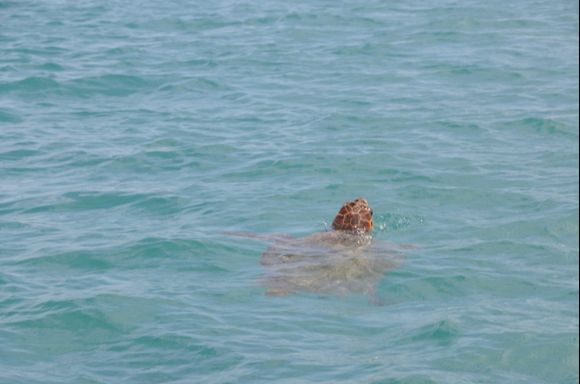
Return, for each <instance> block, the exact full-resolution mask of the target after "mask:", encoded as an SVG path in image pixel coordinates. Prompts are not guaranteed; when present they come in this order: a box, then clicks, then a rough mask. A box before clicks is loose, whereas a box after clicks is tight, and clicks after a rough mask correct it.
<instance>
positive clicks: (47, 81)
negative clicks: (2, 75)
mask: <svg viewBox="0 0 580 384" xmlns="http://www.w3.org/2000/svg"><path fill="white" fill-rule="evenodd" d="M60 87H61V84H60V83H59V82H58V81H56V80H54V79H53V78H50V77H42V76H31V77H27V78H26V79H22V80H18V81H12V82H8V83H0V94H1V93H9V92H21V91H23V92H48V91H55V90H58V89H60Z"/></svg>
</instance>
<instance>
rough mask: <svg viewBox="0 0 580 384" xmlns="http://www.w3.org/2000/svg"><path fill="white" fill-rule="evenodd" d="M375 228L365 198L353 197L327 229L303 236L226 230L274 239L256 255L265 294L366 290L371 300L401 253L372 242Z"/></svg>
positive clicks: (259, 237) (394, 248) (238, 234)
mask: <svg viewBox="0 0 580 384" xmlns="http://www.w3.org/2000/svg"><path fill="white" fill-rule="evenodd" d="M373 227H374V224H373V210H372V209H371V208H370V207H369V204H368V202H367V200H365V199H364V198H357V199H355V200H353V201H349V202H346V203H344V205H343V206H342V207H341V208H340V210H339V211H338V213H337V215H336V217H335V218H334V221H333V222H332V228H331V229H330V230H328V231H324V232H319V233H315V234H313V235H310V236H307V237H303V238H293V237H290V236H286V235H259V234H248V233H239V232H237V233H230V234H232V235H237V236H244V237H251V238H255V239H261V240H267V241H271V242H273V243H274V244H272V245H271V246H270V247H269V248H268V249H267V250H266V251H265V252H264V253H263V255H262V258H261V260H260V263H261V264H262V265H263V266H264V268H265V269H266V271H265V275H264V277H263V278H262V279H261V282H262V284H263V285H264V286H265V288H266V294H268V295H272V296H280V295H287V294H289V293H293V292H300V291H307V292H317V293H324V294H347V293H364V294H368V295H370V296H371V298H373V301H374V300H376V299H377V295H376V285H377V283H378V282H379V280H380V279H381V278H382V277H383V276H384V274H385V272H386V271H388V270H389V269H392V268H394V267H395V266H396V265H397V264H398V263H399V261H400V258H399V257H398V256H397V254H396V252H394V251H395V250H396V247H394V246H392V245H387V244H385V243H380V242H376V241H373V238H372V230H373Z"/></svg>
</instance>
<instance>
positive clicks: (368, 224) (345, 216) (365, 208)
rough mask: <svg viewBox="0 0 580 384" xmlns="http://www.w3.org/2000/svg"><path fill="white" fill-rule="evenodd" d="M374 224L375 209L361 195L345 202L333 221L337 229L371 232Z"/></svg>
mask: <svg viewBox="0 0 580 384" xmlns="http://www.w3.org/2000/svg"><path fill="white" fill-rule="evenodd" d="M373 226H374V224H373V210H372V209H371V208H370V207H369V203H368V202H367V201H366V200H365V199H363V198H360V197H359V198H358V199H355V200H353V201H348V202H346V203H344V205H343V206H342V207H341V208H340V211H338V213H337V215H336V217H335V218H334V221H333V222H332V229H334V230H336V231H351V232H370V231H372V229H373Z"/></svg>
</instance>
